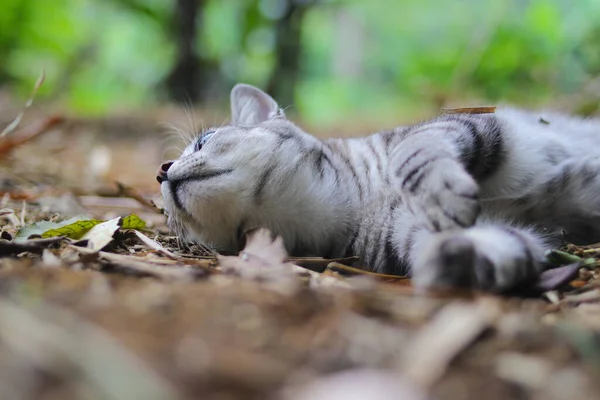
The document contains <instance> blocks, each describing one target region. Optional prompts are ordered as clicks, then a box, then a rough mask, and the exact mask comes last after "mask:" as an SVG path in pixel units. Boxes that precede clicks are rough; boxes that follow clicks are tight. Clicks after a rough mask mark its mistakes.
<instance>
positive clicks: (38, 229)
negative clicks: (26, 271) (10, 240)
mask: <svg viewBox="0 0 600 400" xmlns="http://www.w3.org/2000/svg"><path fill="white" fill-rule="evenodd" d="M82 219H83V218H82V217H81V216H78V217H73V218H70V219H67V220H64V221H62V222H51V221H40V222H36V223H34V224H31V225H27V226H25V227H23V228H21V229H19V232H18V233H17V235H16V236H15V241H16V242H24V241H26V240H27V238H28V237H29V236H31V235H40V236H42V237H44V233H46V232H47V231H49V230H54V229H59V228H62V227H64V226H67V225H70V224H73V223H76V222H77V221H80V220H82Z"/></svg>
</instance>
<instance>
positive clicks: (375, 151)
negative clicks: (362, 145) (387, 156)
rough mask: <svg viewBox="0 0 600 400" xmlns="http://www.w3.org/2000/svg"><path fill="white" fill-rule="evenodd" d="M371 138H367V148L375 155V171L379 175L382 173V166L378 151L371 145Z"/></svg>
mask: <svg viewBox="0 0 600 400" xmlns="http://www.w3.org/2000/svg"><path fill="white" fill-rule="evenodd" d="M372 139H373V138H370V139H368V140H367V147H368V148H369V150H371V153H373V156H374V157H375V161H376V164H377V172H378V174H379V175H381V174H382V173H383V166H382V163H381V156H380V155H379V152H377V150H376V149H375V146H374V145H373V142H372Z"/></svg>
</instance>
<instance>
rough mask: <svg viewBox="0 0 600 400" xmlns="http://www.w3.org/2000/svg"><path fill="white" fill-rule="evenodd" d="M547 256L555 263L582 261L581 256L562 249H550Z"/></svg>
mask: <svg viewBox="0 0 600 400" xmlns="http://www.w3.org/2000/svg"><path fill="white" fill-rule="evenodd" d="M546 258H547V259H548V261H549V262H550V263H551V264H554V265H564V264H572V263H576V262H581V261H582V260H581V257H578V256H576V255H573V254H570V253H566V252H564V251H560V250H550V251H548V252H546Z"/></svg>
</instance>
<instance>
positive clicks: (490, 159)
mask: <svg viewBox="0 0 600 400" xmlns="http://www.w3.org/2000/svg"><path fill="white" fill-rule="evenodd" d="M503 143H504V141H503V132H502V129H501V126H500V124H499V122H498V121H497V120H496V119H495V118H494V117H493V116H471V115H460V116H445V117H441V118H438V119H436V120H433V121H429V122H425V123H423V124H421V125H418V126H415V127H411V128H410V129H409V130H408V131H407V132H406V133H405V136H404V137H403V139H402V140H401V141H400V142H399V143H398V144H397V145H396V147H395V148H394V149H393V152H392V156H391V160H390V170H389V174H390V181H391V183H392V184H393V186H394V187H395V188H397V189H398V190H400V192H401V193H402V197H403V199H404V201H405V203H406V204H407V206H408V207H409V208H410V209H411V210H412V211H413V213H415V214H422V215H425V216H426V217H427V223H428V225H429V227H430V229H431V230H433V231H436V232H441V231H444V230H447V229H455V228H466V227H470V226H472V225H473V223H474V222H475V220H476V219H477V217H478V215H479V213H480V202H479V185H478V182H482V181H484V180H486V179H487V178H488V177H490V176H492V175H494V174H495V173H496V172H497V171H498V170H499V169H500V168H501V166H502V165H503V164H504V163H505V161H506V160H505V157H504V154H505V148H504V144H503Z"/></svg>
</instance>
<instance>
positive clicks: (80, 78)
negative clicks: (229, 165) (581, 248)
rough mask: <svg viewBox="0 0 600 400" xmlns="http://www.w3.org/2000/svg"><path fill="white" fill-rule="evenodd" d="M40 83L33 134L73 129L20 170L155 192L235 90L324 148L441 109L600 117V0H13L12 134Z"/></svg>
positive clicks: (8, 32) (1, 82) (3, 76)
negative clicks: (169, 162)
mask: <svg viewBox="0 0 600 400" xmlns="http://www.w3.org/2000/svg"><path fill="white" fill-rule="evenodd" d="M41 71H45V73H46V80H45V82H44V84H43V85H42V87H41V88H40V90H39V92H38V93H37V95H36V97H35V100H34V103H33V107H31V108H30V109H29V111H28V114H27V116H26V118H25V119H24V121H23V123H22V125H24V126H27V124H28V123H31V122H33V123H35V122H36V119H39V118H42V117H44V116H48V115H52V114H56V113H58V114H59V115H61V116H62V117H64V118H65V119H66V120H67V124H66V125H64V126H62V127H60V129H56V130H55V131H54V132H50V133H48V134H44V137H43V138H40V139H39V140H36V141H35V143H33V144H32V145H29V144H28V145H27V146H22V149H21V147H20V148H19V149H18V151H15V152H13V157H14V158H15V159H16V160H15V161H14V162H12V164H11V168H12V170H13V171H20V170H23V171H27V172H28V173H31V171H32V170H33V169H35V170H36V171H38V172H39V173H38V174H37V175H35V177H33V178H31V180H32V181H35V182H36V183H40V182H46V183H49V184H53V185H56V184H61V185H64V184H66V183H67V182H70V183H69V186H71V187H73V188H79V189H81V188H87V189H86V190H88V191H95V190H96V189H97V187H98V185H100V184H101V183H102V182H109V181H110V182H114V181H120V182H124V183H127V184H129V185H134V186H137V187H140V188H142V189H143V188H146V189H147V191H148V192H153V191H154V192H156V191H158V185H157V184H156V181H155V170H156V167H157V165H160V163H161V161H162V160H165V159H172V158H175V157H177V156H178V155H179V154H180V151H181V150H180V149H181V147H182V145H183V142H182V141H181V140H178V138H179V135H178V134H176V135H169V133H173V132H179V133H183V136H185V135H189V134H190V133H194V132H198V131H199V130H201V129H202V128H203V127H207V126H214V125H221V124H223V123H226V122H227V120H228V114H229V113H228V109H229V105H228V99H229V91H230V89H231V88H232V87H233V85H234V84H235V83H237V82H246V83H250V84H254V85H257V86H259V87H261V88H263V89H264V90H266V91H268V92H269V93H271V94H272V95H273V96H274V97H275V98H276V99H277V100H278V101H279V102H280V104H281V106H282V107H284V108H285V109H286V114H287V115H288V116H290V117H291V118H292V119H294V120H295V121H297V122H298V123H299V124H300V125H301V126H302V127H304V128H305V129H306V130H308V131H309V132H311V133H313V134H316V135H318V136H321V137H325V136H331V135H339V136H349V135H361V134H365V133H368V132H373V131H378V130H382V129H388V128H391V127H394V126H397V125H400V124H405V123H410V122H417V121H418V120H421V119H423V118H427V117H431V116H433V115H435V114H437V113H439V112H440V108H441V107H469V106H485V105H497V104H501V103H510V104H514V105H519V106H523V107H528V108H540V107H549V108H553V109H558V110H562V111H568V112H575V113H578V114H581V115H592V114H594V113H596V112H597V111H598V108H599V105H600V80H599V79H598V76H599V74H600V0H577V1H572V0H489V1H480V0H402V1H400V0H368V1H366V0H365V1H359V0H1V1H0V124H1V126H6V125H7V124H8V123H10V121H11V120H12V119H14V117H15V115H17V114H18V112H19V110H20V109H21V107H22V106H23V104H24V102H25V101H26V99H27V98H28V97H29V96H30V94H31V92H32V88H33V86H34V83H35V81H36V79H37V78H38V77H39V76H40V73H41ZM173 138H174V139H173ZM117 139H118V140H117ZM36 146H37V147H36ZM41 155H47V156H49V157H40V156H41ZM18 160H21V162H20V163H19V162H17V161H18ZM19 165H22V166H23V168H19ZM82 165H83V167H82ZM82 171H83V172H82Z"/></svg>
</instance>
